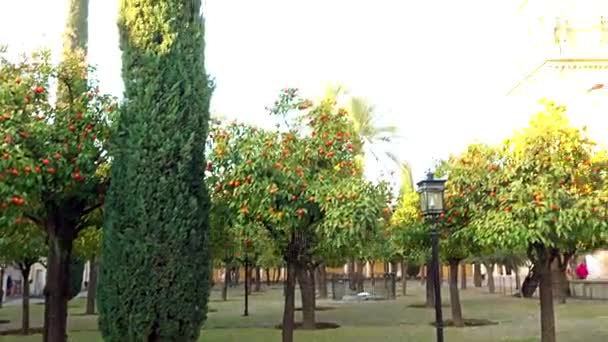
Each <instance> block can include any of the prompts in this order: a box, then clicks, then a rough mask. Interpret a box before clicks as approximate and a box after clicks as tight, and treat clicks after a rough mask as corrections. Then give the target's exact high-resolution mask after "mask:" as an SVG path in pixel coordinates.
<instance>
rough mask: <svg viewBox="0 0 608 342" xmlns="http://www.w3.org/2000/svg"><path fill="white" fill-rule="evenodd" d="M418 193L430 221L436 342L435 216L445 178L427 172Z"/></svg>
mask: <svg viewBox="0 0 608 342" xmlns="http://www.w3.org/2000/svg"><path fill="white" fill-rule="evenodd" d="M417 185H418V192H419V193H420V209H421V210H422V214H423V215H424V217H425V218H426V219H427V220H428V221H429V222H430V223H431V244H432V250H433V257H432V261H431V264H432V265H431V267H432V270H431V272H432V277H433V279H432V280H433V288H434V291H435V327H436V329H437V342H443V317H442V312H441V287H440V286H441V283H440V281H439V232H438V231H437V225H436V223H437V218H438V217H439V216H440V215H441V214H442V213H443V191H444V190H445V180H442V179H435V178H434V176H433V173H430V172H429V173H428V174H427V179H425V180H423V181H420V182H418V184H417Z"/></svg>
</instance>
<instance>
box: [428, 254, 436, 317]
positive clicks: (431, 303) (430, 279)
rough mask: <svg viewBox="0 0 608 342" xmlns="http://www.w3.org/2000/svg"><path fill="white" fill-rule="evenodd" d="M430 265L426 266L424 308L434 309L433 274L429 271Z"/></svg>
mask: <svg viewBox="0 0 608 342" xmlns="http://www.w3.org/2000/svg"><path fill="white" fill-rule="evenodd" d="M431 269H432V268H431V263H430V262H429V263H428V264H427V265H426V307H427V308H434V307H435V289H434V287H433V272H432V271H431Z"/></svg>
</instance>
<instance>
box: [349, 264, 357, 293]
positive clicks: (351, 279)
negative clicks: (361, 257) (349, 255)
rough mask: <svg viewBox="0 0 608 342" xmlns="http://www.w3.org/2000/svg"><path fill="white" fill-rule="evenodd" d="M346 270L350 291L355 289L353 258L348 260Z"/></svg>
mask: <svg viewBox="0 0 608 342" xmlns="http://www.w3.org/2000/svg"><path fill="white" fill-rule="evenodd" d="M347 272H348V287H349V288H350V289H351V290H352V291H355V290H356V289H357V284H356V279H357V278H356V276H355V260H354V259H353V260H351V261H349V262H348V266H347Z"/></svg>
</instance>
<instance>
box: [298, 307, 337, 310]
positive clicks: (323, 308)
mask: <svg viewBox="0 0 608 342" xmlns="http://www.w3.org/2000/svg"><path fill="white" fill-rule="evenodd" d="M333 309H334V307H332V306H317V307H316V308H315V311H329V310H333ZM295 310H296V311H302V308H295Z"/></svg>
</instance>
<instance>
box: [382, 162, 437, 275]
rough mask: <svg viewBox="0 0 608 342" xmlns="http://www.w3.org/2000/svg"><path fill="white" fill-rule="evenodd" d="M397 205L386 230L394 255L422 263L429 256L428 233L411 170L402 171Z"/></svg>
mask: <svg viewBox="0 0 608 342" xmlns="http://www.w3.org/2000/svg"><path fill="white" fill-rule="evenodd" d="M403 180H404V183H403V185H402V187H401V193H400V195H399V200H398V201H397V207H396V208H395V212H394V213H393V215H392V217H391V221H390V229H389V231H388V234H389V237H390V242H391V245H392V247H393V249H394V252H395V255H397V256H399V258H402V259H405V260H407V261H409V262H411V263H424V262H426V260H427V259H428V257H429V256H430V250H429V248H430V235H429V231H428V228H427V226H426V225H425V223H424V218H423V217H422V213H421V211H420V196H419V195H418V193H417V192H416V190H415V189H414V186H413V184H412V180H411V172H410V170H409V169H405V170H404V172H403Z"/></svg>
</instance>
